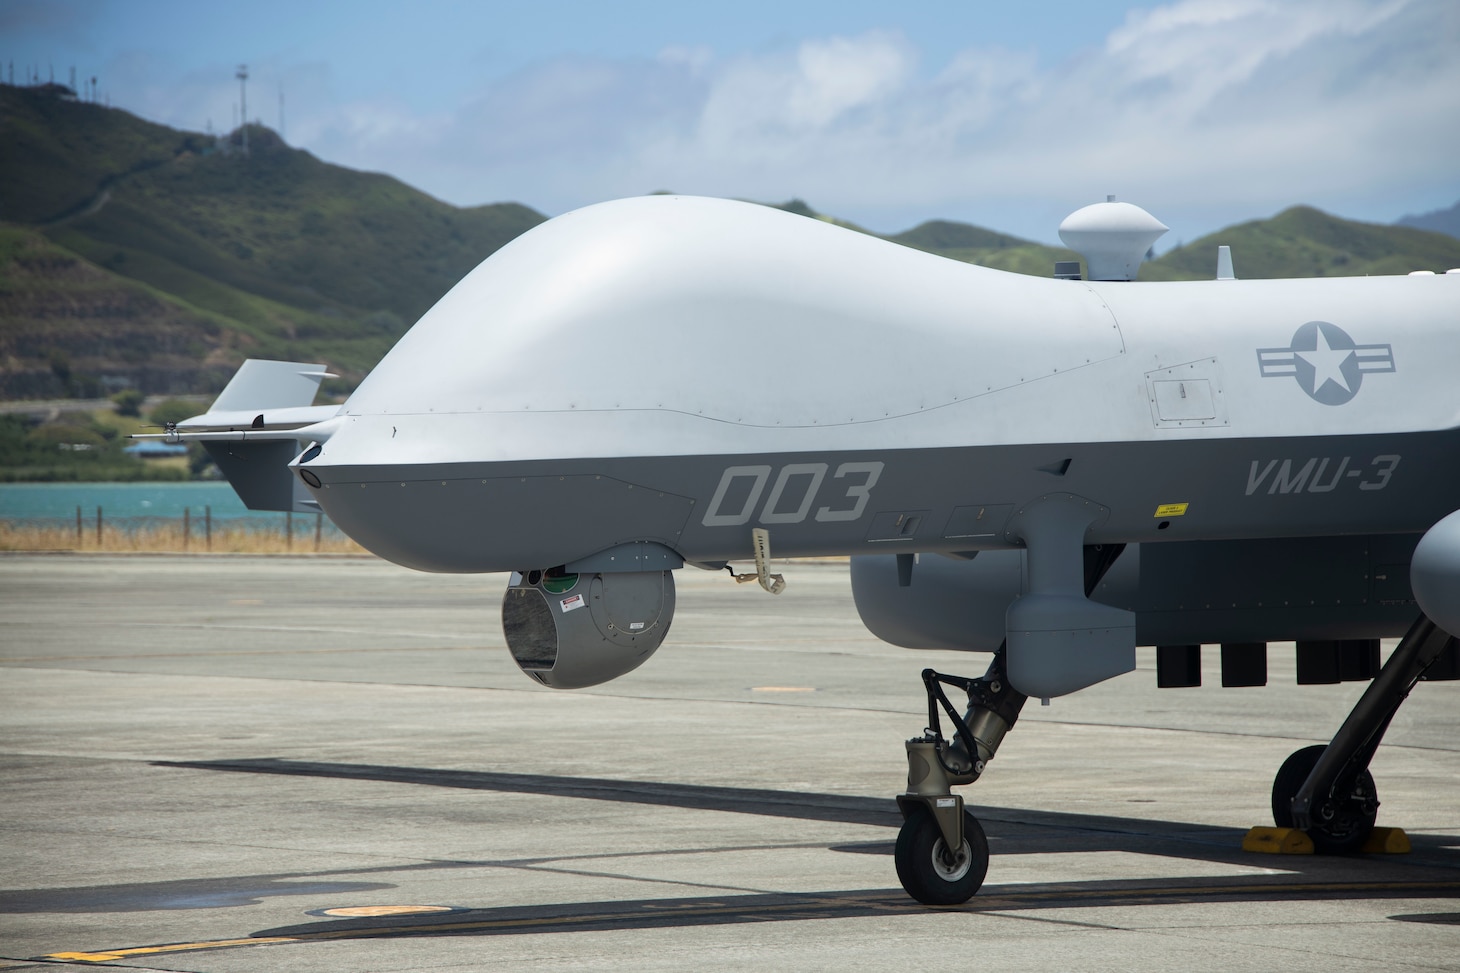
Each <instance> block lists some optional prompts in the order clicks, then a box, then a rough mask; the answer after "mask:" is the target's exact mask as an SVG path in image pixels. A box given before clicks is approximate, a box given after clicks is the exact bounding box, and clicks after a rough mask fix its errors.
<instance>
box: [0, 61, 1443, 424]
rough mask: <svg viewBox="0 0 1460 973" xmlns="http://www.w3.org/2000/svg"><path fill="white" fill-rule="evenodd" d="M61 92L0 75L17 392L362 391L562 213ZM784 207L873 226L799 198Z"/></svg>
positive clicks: (1408, 231) (1199, 252)
mask: <svg viewBox="0 0 1460 973" xmlns="http://www.w3.org/2000/svg"><path fill="white" fill-rule="evenodd" d="M64 94H65V89H63V88H60V87H59V86H47V87H45V88H42V89H35V88H17V87H14V86H9V85H0V221H3V222H0V398H8V399H14V398H47V397H53V396H79V397H88V396H97V395H102V394H108V393H111V392H115V391H117V390H118V389H120V388H125V387H132V388H137V389H140V390H141V391H143V392H146V393H149V394H181V393H190V392H191V393H209V392H216V391H217V390H218V389H219V388H220V387H221V385H222V383H223V381H224V380H225V379H226V377H227V375H229V374H230V373H231V371H232V370H233V368H234V367H235V366H236V365H237V364H238V362H240V361H241V360H242V359H243V358H245V357H249V356H254V357H274V358H293V359H302V360H314V361H323V362H327V363H328V364H329V365H330V366H331V367H332V368H333V369H334V370H335V371H337V372H339V373H340V374H341V375H342V378H341V379H340V380H339V381H338V382H335V383H333V384H332V386H331V388H330V390H331V391H333V392H336V393H339V392H343V391H346V390H348V389H349V388H351V387H353V385H354V384H355V382H357V381H358V380H359V379H360V378H361V377H362V376H363V375H364V374H365V373H366V372H367V371H368V370H369V369H370V368H371V367H372V366H373V365H374V364H375V362H376V361H378V360H379V358H380V357H381V356H382V355H383V354H384V353H385V352H386V351H387V350H388V349H389V348H390V346H391V345H392V344H393V343H394V342H395V340H396V339H397V338H398V337H399V336H400V335H401V334H402V333H403V332H404V331H405V329H406V328H407V327H408V326H409V325H410V324H411V323H413V322H414V321H415V320H416V318H417V317H419V316H420V315H421V314H422V313H423V312H424V311H425V310H426V309H427V308H428V307H430V306H431V304H433V303H434V302H435V301H436V300H437V299H438V298H439V297H440V296H441V295H442V294H444V293H445V292H446V291H447V290H448V289H449V288H450V287H451V286H452V285H453V284H455V283H456V281H457V280H459V279H460V278H461V277H462V276H463V275H464V274H466V273H467V271H469V270H470V269H471V268H472V267H474V266H476V264H477V263H479V262H480V261H481V260H482V259H484V258H485V257H486V256H488V255H489V254H491V253H492V252H494V251H495V250H496V249H497V248H499V247H501V246H502V245H503V244H505V243H506V242H507V241H509V240H511V239H512V238H513V237H515V236H517V235H518V234H520V233H522V232H524V231H525V230H527V229H529V228H531V227H532V226H535V225H537V224H538V223H540V222H541V221H542V220H543V219H544V218H545V217H543V215H542V214H540V213H537V212H535V211H534V210H531V209H529V208H527V207H525V206H521V205H518V204H516V203H502V204H495V205H491V206H480V207H475V208H469V209H461V208H457V207H453V206H450V205H447V204H446V203H443V202H441V201H439V200H436V199H433V198H431V197H430V196H427V195H425V194H424V193H421V192H418V191H417V190H415V189H412V188H411V187H409V186H407V185H405V184H403V183H401V182H400V181H399V180H396V179H393V178H391V177H389V176H383V175H379V174H373V173H364V172H356V171H353V170H350V169H345V168H342V167H340V166H334V165H329V164H327V163H324V162H321V161H320V160H318V159H316V158H315V157H314V156H312V155H310V154H309V153H308V152H305V151H302V150H299V149H293V148H290V147H289V146H287V145H285V144H284V143H283V142H282V140H280V139H279V138H278V136H277V135H275V134H274V133H273V132H271V131H269V130H268V129H265V128H263V127H261V126H249V128H248V130H247V136H248V146H249V150H248V152H247V153H244V152H243V151H242V145H241V141H242V136H243V133H242V132H241V131H240V132H234V133H232V135H231V136H228V137H226V138H222V139H218V138H214V137H212V136H209V135H203V134H201V133H196V132H181V131H177V130H175V129H171V128H168V127H166V126H162V125H156V124H153V123H151V122H147V121H144V120H142V119H139V118H137V117H135V116H133V115H131V114H129V113H127V112H125V111H121V110H118V109H112V108H105V107H102V106H100V105H94V104H85V103H81V102H77V101H75V100H74V99H69V98H67V97H65V96H64ZM779 208H780V209H783V210H786V211H787V212H791V213H796V214H799V215H802V216H805V217H808V218H812V219H820V220H825V221H827V222H830V223H834V224H836V225H839V226H843V227H846V228H848V229H851V230H855V231H858V232H862V233H867V232H869V231H867V230H866V229H864V228H862V227H859V226H857V225H856V224H853V223H849V222H847V221H845V220H840V219H837V218H836V217H834V216H829V215H827V214H824V213H819V212H817V211H816V210H815V209H813V208H812V207H811V206H809V205H808V204H807V203H806V202H804V201H803V200H800V199H794V200H791V201H789V202H787V203H783V204H780V205H779ZM885 239H888V240H891V241H892V242H895V243H899V244H902V245H904V246H909V247H915V248H917V249H920V250H924V251H927V252H929V253H935V254H939V255H941V256H945V257H949V258H951V259H955V260H962V261H966V262H970V263H977V264H982V265H985V266H989V267H995V268H999V269H1003V270H1010V271H1015V272H1018V273H1024V274H1031V275H1034V276H1040V277H1045V276H1049V275H1050V274H1051V273H1052V272H1053V269H1054V264H1055V262H1056V261H1060V260H1074V259H1076V255H1075V254H1073V253H1071V252H1070V251H1068V250H1063V249H1060V248H1057V247H1049V246H1045V245H1042V244H1039V243H1035V242H1031V241H1029V240H1022V239H1020V238H1018V237H1013V236H1010V235H1008V234H1004V233H997V232H995V231H992V230H986V229H983V228H981V227H977V226H972V225H969V224H966V223H957V222H952V221H947V220H931V221H928V222H926V223H923V224H921V225H919V226H916V227H914V228H912V229H910V230H906V231H904V232H902V233H897V234H892V235H888V236H886V237H885ZM1218 244H1228V245H1230V246H1231V247H1232V249H1233V252H1234V257H1235V265H1236V272H1237V275H1238V276H1239V277H1247V278H1257V277H1284V276H1289V277H1312V276H1333V275H1355V274H1396V273H1407V272H1408V271H1410V270H1417V269H1429V270H1437V271H1443V270H1446V269H1448V268H1450V267H1456V266H1460V240H1456V239H1454V238H1452V237H1447V236H1444V235H1443V234H1439V233H1433V232H1426V231H1424V230H1420V229H1414V228H1410V227H1393V226H1375V225H1370V224H1362V223H1353V222H1350V221H1347V220H1341V219H1338V218H1336V217H1332V216H1329V215H1327V214H1324V213H1321V212H1319V211H1317V210H1314V209H1311V208H1307V207H1296V208H1294V209H1290V210H1287V211H1285V212H1283V213H1281V214H1279V215H1278V216H1276V217H1274V218H1273V219H1270V220H1259V221H1254V222H1251V223H1245V224H1242V225H1240V226H1234V227H1231V228H1229V229H1226V230H1223V231H1221V232H1220V233H1217V234H1213V235H1211V236H1208V237H1204V238H1203V239H1201V240H1198V241H1196V242H1194V243H1192V244H1189V245H1187V246H1184V247H1180V248H1178V249H1176V250H1174V251H1172V252H1171V253H1168V254H1166V255H1165V256H1163V257H1161V258H1160V259H1159V260H1156V261H1153V262H1151V263H1149V264H1147V265H1146V266H1144V267H1143V268H1142V270H1141V278H1142V279H1144V280H1177V279H1200V278H1207V277H1211V276H1212V275H1213V273H1214V271H1215V265H1216V248H1217V245H1218Z"/></svg>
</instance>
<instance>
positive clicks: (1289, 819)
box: [1272, 744, 1379, 855]
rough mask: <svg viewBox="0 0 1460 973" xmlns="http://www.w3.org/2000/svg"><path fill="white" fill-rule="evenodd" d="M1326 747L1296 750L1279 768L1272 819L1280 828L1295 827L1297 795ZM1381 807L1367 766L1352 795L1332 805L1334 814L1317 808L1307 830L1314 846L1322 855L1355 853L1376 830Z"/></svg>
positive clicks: (1356, 780) (1273, 783) (1273, 797)
mask: <svg viewBox="0 0 1460 973" xmlns="http://www.w3.org/2000/svg"><path fill="white" fill-rule="evenodd" d="M1325 749H1327V748H1326V747H1324V746H1323V745H1322V744H1317V745H1315V746H1311V747H1304V748H1303V749H1301V750H1295V751H1293V752H1292V753H1291V754H1289V756H1288V759H1287V760H1284V761H1283V765H1282V766H1281V767H1279V768H1278V772H1277V776H1276V777H1274V778H1273V781H1272V821H1273V824H1276V825H1277V826H1278V827H1279V828H1291V827H1292V826H1293V795H1295V794H1297V793H1298V788H1300V787H1302V786H1303V782H1304V781H1305V780H1307V779H1308V775H1309V774H1310V773H1312V772H1313V768H1314V766H1316V765H1317V763H1318V758H1319V757H1321V756H1322V755H1323V751H1324V750H1325ZM1378 806H1379V802H1378V792H1377V791H1376V790H1375V789H1374V778H1373V775H1371V774H1370V773H1369V771H1368V770H1367V769H1365V770H1363V771H1360V773H1359V776H1358V777H1357V778H1356V779H1355V780H1354V783H1353V786H1352V787H1351V788H1349V794H1348V796H1347V797H1345V798H1343V799H1342V800H1341V801H1340V802H1339V803H1338V805H1337V806H1336V807H1333V808H1332V814H1331V815H1329V816H1327V817H1326V818H1325V817H1323V816H1322V815H1321V814H1320V811H1321V810H1322V809H1320V808H1318V807H1314V809H1313V811H1314V815H1313V817H1314V820H1315V824H1314V825H1313V827H1311V828H1309V829H1308V831H1307V834H1308V837H1309V838H1312V839H1313V849H1314V850H1315V851H1317V852H1318V854H1320V855H1352V854H1355V853H1356V852H1358V850H1359V849H1360V848H1362V847H1363V845H1364V842H1365V841H1367V840H1368V838H1369V833H1370V832H1371V831H1373V830H1374V821H1375V819H1376V818H1377V817H1378ZM1370 808H1372V810H1370Z"/></svg>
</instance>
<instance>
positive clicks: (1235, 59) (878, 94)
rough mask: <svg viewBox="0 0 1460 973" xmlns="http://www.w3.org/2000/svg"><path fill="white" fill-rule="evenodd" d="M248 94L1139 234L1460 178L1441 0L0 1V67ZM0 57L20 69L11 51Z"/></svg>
mask: <svg viewBox="0 0 1460 973" xmlns="http://www.w3.org/2000/svg"><path fill="white" fill-rule="evenodd" d="M240 63H247V64H248V65H249V70H250V75H251V77H250V80H249V86H248V110H249V116H250V118H255V119H258V120H260V121H262V122H263V123H264V124H265V125H268V126H270V127H271V128H275V129H277V128H278V127H279V124H280V108H279V94H280V91H281V90H282V92H283V94H284V122H285V135H286V137H287V139H288V141H289V142H290V143H291V144H293V145H297V146H300V147H303V148H306V149H308V150H310V151H311V152H313V153H314V154H316V155H318V156H319V157H321V158H323V159H326V160H328V161H331V162H336V163H339V164H341V165H346V166H350V167H352V168H358V169H367V170H372V171H380V172H388V173H390V174H392V175H394V176H396V177H398V178H400V179H402V180H403V181H405V182H407V183H410V184H411V185H413V186H416V187H418V188H420V189H422V190H424V191H426V192H429V193H431V194H432V195H434V196H437V197H439V198H441V199H444V200H447V201H448V202H451V203H455V204H457V205H476V204H481V203H488V202H497V201H502V200H515V201H518V202H522V203H526V204H527V205H529V206H533V207H535V208H537V209H539V210H542V211H543V212H545V213H548V214H549V215H555V214H557V213H561V212H564V211H566V210H568V209H572V208H574V207H577V206H582V205H585V204H588V203H592V202H596V201H598V200H602V199H608V198H613V197H617V196H626V195H635V194H639V193H644V192H650V191H653V190H657V189H672V190H675V191H678V192H692V193H703V194H706V195H716V196H737V197H742V198H752V199H761V200H770V201H778V200H784V199H789V198H791V197H793V196H799V197H801V198H804V199H806V200H807V201H808V202H810V203H811V204H812V205H813V206H815V207H816V208H818V209H820V210H822V211H823V212H828V213H833V214H835V215H837V216H840V217H843V218H846V219H851V220H854V221H856V222H859V223H862V224H863V225H865V226H868V227H869V228H871V229H875V230H878V231H883V232H890V231H896V230H900V229H905V228H908V227H910V226H912V225H914V224H916V223H918V222H920V221H921V220H923V219H928V218H949V219H960V220H966V221H969V222H972V223H977V224H980V225H983V226H988V227H991V228H993V229H998V230H1003V231H1006V232H1011V233H1016V234H1018V235H1021V236H1026V237H1029V238H1032V239H1038V240H1043V241H1047V242H1052V241H1053V240H1054V239H1055V228H1056V226H1057V225H1058V223H1059V221H1060V219H1061V218H1062V217H1063V216H1064V215H1066V214H1067V213H1069V212H1071V211H1073V210H1074V209H1077V208H1078V207H1080V206H1082V205H1085V204H1086V203H1089V202H1093V201H1096V200H1100V199H1104V198H1105V195H1106V194H1107V193H1114V194H1117V195H1118V196H1119V198H1121V199H1126V200H1129V201H1132V202H1136V203H1139V204H1141V205H1143V206H1145V207H1146V208H1147V209H1149V210H1150V211H1151V212H1152V213H1153V214H1155V215H1156V216H1157V217H1159V218H1160V219H1161V220H1162V221H1163V222H1165V223H1167V224H1168V225H1169V226H1171V227H1172V232H1171V233H1170V234H1168V236H1167V237H1166V238H1165V239H1164V240H1163V241H1161V243H1160V244H1158V249H1162V250H1164V249H1166V248H1168V247H1170V246H1174V245H1175V244H1176V243H1177V242H1178V241H1180V240H1183V239H1186V240H1190V239H1193V238H1194V237H1196V236H1199V235H1201V234H1203V233H1207V232H1210V231H1212V230H1215V229H1218V228H1220V227H1222V226H1227V225H1230V224H1233V223H1237V222H1241V221H1244V220H1248V219H1255V218H1260V217H1265V216H1270V215H1272V214H1273V213H1275V212H1277V211H1279V210H1281V209H1283V208H1285V207H1286V206H1289V205H1292V204H1295V203H1308V204H1312V205H1316V206H1319V207H1320V208H1323V209H1326V210H1328V211H1330V212H1333V213H1336V214H1338V215H1341V216H1346V217H1350V218H1355V219H1364V220H1371V221H1375V222H1389V221H1392V220H1394V219H1396V218H1398V217H1400V216H1402V215H1404V214H1406V213H1418V212H1424V211H1427V210H1432V209H1438V208H1442V207H1446V206H1449V205H1450V204H1451V203H1454V202H1455V201H1456V200H1457V199H1460V167H1457V165H1456V160H1457V158H1460V4H1457V3H1455V2H1453V0H1321V2H1319V0H1284V2H1282V3H1277V2H1272V0H1175V2H1165V3H1154V2H1152V3H1139V4H1128V3H1100V2H1095V0H1083V2H1063V0H1052V2H1051V0H1047V2H1044V3H1040V4H1014V3H1009V2H1001V3H987V2H979V0H964V2H962V3H957V4H954V3H923V4H916V5H913V4H898V5H893V4H886V3H870V2H857V0H840V2H835V3H833V2H807V3H795V2H790V0H782V2H780V3H772V2H761V0H742V2H738V3H735V4H733V5H731V4H688V3H676V4H668V3H653V2H647V0H626V2H617V3H612V4H607V3H570V2H537V3H530V4H528V3H514V4H506V3H487V2H483V3H465V2H444V0H443V2H437V0H417V2H414V3H409V4H404V3H385V2H355V3H325V2H314V3H311V2H306V0H296V2H293V3H283V2H276V0H256V2H250V3H236V4H224V3H212V2H208V3H198V2H196V0H194V2H190V3H183V2H172V0H167V2H164V0H130V2H110V0H39V2H34V0H0V66H3V68H4V69H5V70H7V71H8V69H9V67H10V65H11V64H13V65H14V70H15V72H16V80H17V81H20V80H22V79H23V78H24V77H25V76H26V74H27V72H28V71H29V70H38V71H39V72H40V75H41V77H42V79H46V78H48V77H50V73H51V71H52V70H54V72H55V77H56V79H57V80H60V81H66V80H67V79H68V78H69V75H70V69H71V68H72V67H75V68H76V69H77V71H78V73H79V75H80V76H81V77H83V78H84V77H90V76H93V75H94V76H96V77H97V78H98V87H99V90H100V91H101V92H102V94H103V96H104V97H106V98H108V99H109V100H110V103H111V104H112V105H114V106H117V107H122V108H126V109H128V110H129V111H133V112H135V113H137V114H138V115H141V116H143V117H145V118H149V119H152V120H154V121H160V122H164V123H166V124H169V125H174V126H177V127H179V128H186V129H191V130H203V129H205V128H206V127H207V126H208V125H210V124H211V126H212V127H213V128H214V129H215V130H220V131H221V130H226V129H228V128H230V127H232V126H233V125H234V124H236V119H237V117H238V116H237V112H238V94H239V89H238V83H237V82H236V81H235V80H234V70H235V68H236V66H237V65H238V64H240ZM7 78H8V74H7Z"/></svg>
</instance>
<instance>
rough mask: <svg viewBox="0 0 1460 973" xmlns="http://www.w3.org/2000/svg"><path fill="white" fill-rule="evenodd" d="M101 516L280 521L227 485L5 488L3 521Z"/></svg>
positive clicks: (1, 490)
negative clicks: (207, 512) (206, 515)
mask: <svg viewBox="0 0 1460 973" xmlns="http://www.w3.org/2000/svg"><path fill="white" fill-rule="evenodd" d="M77 507H80V508H81V514H82V516H83V517H87V518H91V517H95V516H96V508H97V507H101V508H102V511H103V513H104V516H105V517H106V518H107V519H108V520H111V519H121V518H131V517H161V518H176V517H181V516H182V515H183V510H184V509H189V510H191V512H192V515H193V516H195V517H200V516H202V515H203V510H204V508H205V507H211V508H212V513H213V519H215V520H232V519H235V518H249V519H263V520H270V521H272V520H279V519H281V518H282V517H283V516H284V515H283V514H281V513H275V512H272V511H257V512H256V511H251V510H249V509H248V508H247V507H245V506H244V505H243V502H242V501H241V500H239V499H238V494H236V493H234V492H233V488H232V487H230V486H229V485H228V484H227V483H225V482H222V481H218V482H209V481H204V482H198V483H0V520H54V519H68V518H69V519H72V520H74V519H75V517H76V508H77Z"/></svg>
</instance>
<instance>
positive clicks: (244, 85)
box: [234, 64, 248, 155]
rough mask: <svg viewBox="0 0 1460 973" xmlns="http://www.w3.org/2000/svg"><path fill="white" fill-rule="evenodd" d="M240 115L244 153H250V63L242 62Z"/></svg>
mask: <svg viewBox="0 0 1460 973" xmlns="http://www.w3.org/2000/svg"><path fill="white" fill-rule="evenodd" d="M234 77H236V78H237V79H238V106H239V111H238V117H239V118H241V119H243V154H244V155H248V65H247V64H240V65H239V66H238V73H237V74H235V75H234Z"/></svg>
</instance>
